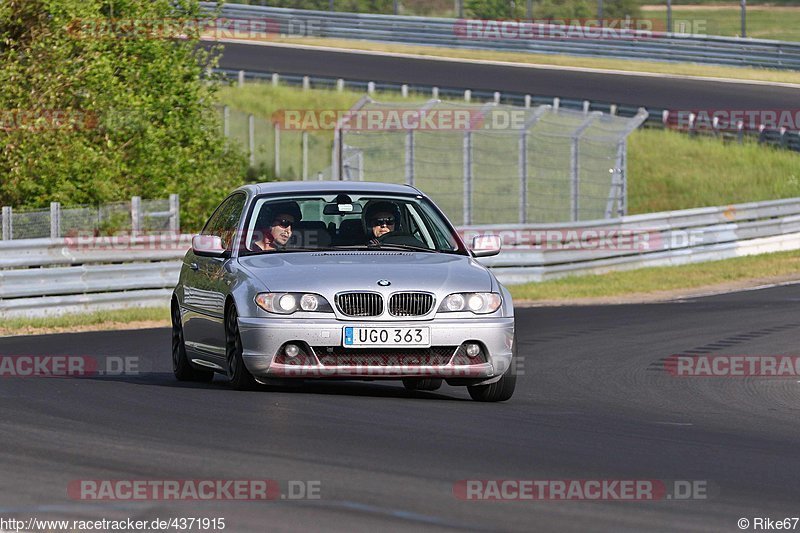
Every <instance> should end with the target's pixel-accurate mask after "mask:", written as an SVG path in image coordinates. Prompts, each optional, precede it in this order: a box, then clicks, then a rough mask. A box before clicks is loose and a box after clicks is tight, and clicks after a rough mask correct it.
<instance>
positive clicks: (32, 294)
mask: <svg viewBox="0 0 800 533" xmlns="http://www.w3.org/2000/svg"><path fill="white" fill-rule="evenodd" d="M459 231H460V233H461V234H462V235H464V236H465V237H467V238H471V236H474V235H483V234H495V235H500V237H501V238H502V239H503V240H504V242H505V244H504V247H503V251H502V252H501V253H500V254H499V255H497V256H495V257H489V258H485V259H481V262H483V263H484V264H486V265H487V266H490V267H491V268H492V269H493V271H494V272H495V274H496V275H497V276H498V278H499V279H500V280H501V281H502V282H504V283H509V284H513V283H524V282H529V281H541V280H546V279H553V278H558V277H563V276H569V275H579V274H592V273H602V272H609V271H613V270H629V269H635V268H643V267H650V266H668V265H680V264H687V263H695V262H702V261H714V260H719V259H726V258H730V257H739V256H743V255H752V254H758V253H766V252H776V251H785V250H798V249H800V198H791V199H786V200H774V201H767V202H753V203H746V204H737V205H730V206H722V207H704V208H698V209H687V210H681V211H668V212H662V213H649V214H643V215H631V216H626V217H622V218H618V219H614V220H600V221H592V222H581V223H569V224H541V225H535V226H533V225H525V226H520V225H503V226H465V227H462V228H460V229H459ZM620 233H624V234H626V235H632V236H644V237H646V238H642V239H638V241H636V242H639V243H640V244H641V246H632V247H625V246H615V245H611V246H601V245H599V243H601V242H603V235H605V236H608V235H619V234H620ZM553 235H555V236H557V237H558V238H557V239H552V238H551V237H552V236H553ZM190 237H191V236H189V235H175V236H170V237H159V238H155V239H154V238H150V237H147V236H145V237H140V238H138V239H136V240H134V241H133V242H132V243H125V247H126V248H125V249H121V248H122V247H119V246H109V245H108V242H107V241H104V240H103V239H96V240H91V239H84V240H82V241H80V242H78V241H75V240H72V241H71V240H69V239H37V240H28V241H22V240H20V241H4V242H0V318H8V317H15V316H48V315H56V314H62V313H68V312H81V311H96V310H104V309H119V308H128V307H144V306H159V305H160V306H166V305H168V303H169V298H170V295H171V293H172V289H173V287H174V286H175V284H176V283H177V280H178V274H179V271H180V267H181V262H180V259H181V258H182V257H183V255H184V253H185V252H186V250H187V249H188V248H189V245H190V244H189V243H190V242H191V239H190ZM605 242H606V244H607V243H608V242H610V241H608V240H606V241H605ZM615 242H620V241H615ZM35 267H39V268H35Z"/></svg>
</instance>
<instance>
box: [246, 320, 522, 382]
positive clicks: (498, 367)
mask: <svg viewBox="0 0 800 533" xmlns="http://www.w3.org/2000/svg"><path fill="white" fill-rule="evenodd" d="M345 326H367V327H419V326H426V327H429V328H430V340H431V347H432V349H435V350H436V351H438V352H440V353H444V352H446V350H445V347H452V348H453V357H445V358H444V360H442V359H441V358H438V359H436V358H427V357H424V356H423V357H418V358H415V357H414V356H409V357H404V356H402V355H401V356H398V355H392V356H389V357H388V358H383V359H382V360H380V362H379V363H378V362H377V361H378V359H380V358H379V357H377V356H370V354H371V353H374V352H386V351H387V350H385V349H380V348H375V349H371V348H348V349H346V350H344V349H343V348H342V344H343V343H342V336H343V331H344V327H345ZM239 331H240V335H241V338H242V346H243V359H244V363H245V366H247V369H248V370H249V371H250V373H251V374H253V375H254V376H255V377H257V378H285V377H290V378H308V379H311V378H334V379H335V378H364V379H381V378H388V379H398V378H403V377H434V378H447V379H453V380H457V379H467V380H478V381H480V382H486V383H490V382H492V381H494V380H496V379H499V378H500V376H502V374H503V373H504V372H505V371H506V370H507V369H509V368H510V366H511V364H512V361H511V359H512V353H513V352H512V348H513V346H512V345H513V342H514V319H513V318H470V319H435V320H431V321H424V322H423V321H391V322H388V321H384V322H378V321H364V322H353V321H342V320H336V319H334V318H331V319H313V320H310V319H286V318H239ZM468 341H472V342H478V343H479V344H481V345H482V347H483V350H482V352H483V353H482V354H481V358H480V359H478V360H476V362H470V363H471V364H460V363H465V362H467V361H465V358H464V357H461V356H458V354H459V353H460V352H459V347H460V346H461V345H463V344H464V343H466V342H468ZM286 343H295V344H299V345H302V346H304V347H307V348H310V350H309V351H310V352H311V353H310V354H308V355H309V357H305V358H303V359H302V362H300V363H299V364H298V361H294V362H293V363H294V364H286V363H287V361H283V359H284V358H282V357H276V356H277V355H278V354H279V351H280V350H281V349H282V347H283V346H284V344H286ZM333 350H336V352H337V353H339V354H341V353H342V352H346V353H347V354H349V356H348V357H344V358H343V359H342V361H344V363H343V364H331V362H330V359H329V358H326V353H327V352H330V351H333ZM408 351H409V353H411V352H417V351H418V350H414V349H409V350H408ZM393 352H394V353H400V354H402V353H403V350H402V347H400V349H395V350H393ZM363 354H366V355H364V356H363V357H362V355H363ZM416 359H418V361H417V360H416ZM320 361H326V364H322V363H321V362H320Z"/></svg>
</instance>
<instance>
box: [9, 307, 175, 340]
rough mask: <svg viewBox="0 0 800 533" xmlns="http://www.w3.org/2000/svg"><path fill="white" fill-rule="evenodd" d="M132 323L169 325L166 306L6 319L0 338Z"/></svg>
mask: <svg viewBox="0 0 800 533" xmlns="http://www.w3.org/2000/svg"><path fill="white" fill-rule="evenodd" d="M132 322H162V323H165V324H166V323H168V322H169V308H168V307H143V308H136V309H121V310H118V311H103V312H96V313H78V314H69V315H63V316H57V317H49V318H10V319H4V320H2V321H1V322H0V335H9V334H12V333H13V334H36V333H49V332H56V331H59V330H71V329H80V328H88V329H93V328H95V327H97V328H98V329H102V328H104V327H108V326H109V325H112V324H129V323H132Z"/></svg>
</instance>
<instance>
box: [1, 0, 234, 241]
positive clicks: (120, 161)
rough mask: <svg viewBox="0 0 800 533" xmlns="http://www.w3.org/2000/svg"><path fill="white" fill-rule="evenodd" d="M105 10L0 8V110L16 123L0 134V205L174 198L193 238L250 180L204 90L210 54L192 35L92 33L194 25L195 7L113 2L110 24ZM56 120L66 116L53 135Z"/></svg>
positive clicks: (212, 87) (44, 2)
mask: <svg viewBox="0 0 800 533" xmlns="http://www.w3.org/2000/svg"><path fill="white" fill-rule="evenodd" d="M109 4H110V3H109V2H107V1H105V0H6V1H5V2H3V3H2V4H0V42H2V47H0V63H2V65H3V68H2V70H0V110H3V111H2V112H3V113H4V114H3V115H2V117H4V118H5V121H6V122H9V121H10V120H16V123H15V124H14V125H12V126H11V127H8V126H9V125H8V124H6V126H7V127H6V128H5V131H3V128H1V127H0V146H2V148H0V176H2V178H0V204H3V205H13V206H19V207H42V206H46V205H48V204H49V202H50V201H60V202H62V203H63V204H65V205H69V204H92V203H103V202H110V201H119V200H126V199H129V198H130V197H131V196H134V195H139V196H142V197H145V198H164V197H166V196H167V195H168V194H169V193H173V192H177V193H180V194H181V202H182V205H183V213H182V220H184V223H185V226H186V227H187V228H190V229H191V228H196V227H198V226H199V225H200V224H201V223H202V221H203V220H204V219H205V218H206V217H207V216H208V213H209V211H210V209H211V208H212V207H213V206H215V205H216V203H217V202H218V201H219V200H220V199H221V198H222V197H223V196H224V195H225V194H226V193H227V192H228V191H229V190H230V189H231V188H232V187H233V186H235V185H238V184H239V183H241V182H242V181H243V179H244V176H245V172H246V170H247V165H246V160H245V158H244V157H243V155H242V154H241V153H240V151H238V150H237V149H236V148H233V147H229V146H227V145H226V143H225V140H224V138H223V137H222V134H221V127H220V119H219V116H218V112H217V111H216V110H215V108H214V104H215V98H216V92H217V89H218V82H217V81H215V80H207V81H204V80H203V79H202V77H203V75H204V73H205V72H206V70H207V69H209V68H210V67H213V66H214V65H215V63H216V58H215V54H214V53H208V52H205V51H203V50H198V49H197V48H196V44H197V42H198V41H197V36H196V35H195V36H193V37H189V38H185V39H170V38H165V37H164V36H163V35H160V36H155V37H153V36H145V35H141V36H138V37H130V36H120V35H119V34H112V33H111V32H103V31H102V30H94V29H93V28H97V27H99V25H100V24H101V23H107V21H108V20H110V19H116V20H117V23H119V21H120V19H122V20H124V21H129V20H146V21H154V20H162V19H174V18H184V17H185V18H192V17H196V16H198V14H199V5H198V2H197V1H196V0H177V1H175V0H149V1H147V2H141V1H137V0H115V1H114V2H113V13H112V12H111V8H110V7H109ZM117 29H118V30H119V27H118V28H117ZM129 35H130V34H129ZM15 110H19V111H20V112H21V113H23V114H26V116H27V118H26V119H24V120H20V119H19V117H20V113H18V112H17V111H15ZM54 111H57V112H59V113H61V114H62V118H63V117H66V118H65V119H63V120H62V122H61V123H60V124H59V125H55V123H56V122H57V121H55V120H53V118H52V117H53V115H52V113H53V112H54ZM48 115H49V116H50V118H47V117H48ZM65 126H66V127H65Z"/></svg>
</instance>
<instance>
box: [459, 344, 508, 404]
mask: <svg viewBox="0 0 800 533" xmlns="http://www.w3.org/2000/svg"><path fill="white" fill-rule="evenodd" d="M516 364H517V337H516V335H515V336H514V346H513V347H512V349H511V366H510V367H509V368H508V370H506V372H505V374H503V377H501V378H500V379H499V380H497V381H495V382H494V383H492V384H491V385H471V386H468V387H467V391H468V392H469V395H470V396H471V397H472V399H473V400H476V401H479V402H504V401H506V400H508V399H510V398H511V397H512V396H513V395H514V389H515V388H516V387H517V371H516V366H515V365H516Z"/></svg>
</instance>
